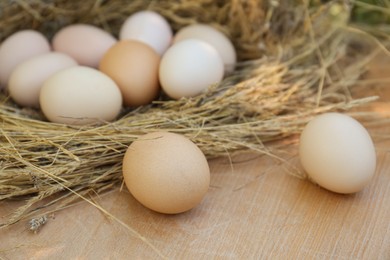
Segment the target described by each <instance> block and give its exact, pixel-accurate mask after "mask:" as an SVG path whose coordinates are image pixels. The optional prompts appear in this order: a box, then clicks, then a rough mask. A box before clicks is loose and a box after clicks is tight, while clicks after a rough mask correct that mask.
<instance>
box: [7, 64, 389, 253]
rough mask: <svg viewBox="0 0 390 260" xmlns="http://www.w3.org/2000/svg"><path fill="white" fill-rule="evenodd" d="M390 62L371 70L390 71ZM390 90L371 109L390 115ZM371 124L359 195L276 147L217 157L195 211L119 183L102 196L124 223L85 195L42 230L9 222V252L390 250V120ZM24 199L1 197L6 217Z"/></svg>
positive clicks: (290, 149)
mask: <svg viewBox="0 0 390 260" xmlns="http://www.w3.org/2000/svg"><path fill="white" fill-rule="evenodd" d="M389 59H390V58H389ZM388 62H389V60H387V61H385V62H383V61H382V62H377V63H375V66H374V69H373V71H372V72H371V75H372V76H374V77H378V76H382V77H383V76H386V74H387V72H388V71H390V69H389V68H386V67H385V66H384V65H385V64H388ZM389 89H390V84H382V85H381V86H376V87H373V88H370V89H369V90H367V93H369V94H372V93H377V94H380V95H381V99H380V100H379V101H378V102H375V103H373V104H371V105H370V106H369V107H370V109H373V110H378V111H381V112H382V113H385V114H386V113H387V115H389V114H390V113H389V112H390V106H389V103H390V102H388V101H389V99H390V90H389ZM367 93H364V94H367ZM369 131H370V133H371V134H372V135H373V136H374V139H375V145H376V149H377V154H378V160H377V171H376V174H375V177H374V178H373V180H372V182H371V183H370V184H369V185H368V186H367V187H366V188H365V189H364V190H363V191H361V192H359V193H357V194H353V195H339V194H335V193H332V192H329V191H326V190H324V189H322V188H319V187H318V186H315V185H313V184H312V183H310V182H308V181H306V180H301V179H298V178H296V177H293V176H291V175H290V174H288V171H287V169H286V167H285V165H283V164H280V163H279V162H277V161H276V160H274V159H272V158H270V157H267V156H258V155H253V154H250V155H245V156H240V157H236V158H234V164H233V165H230V163H229V161H228V159H226V158H221V159H216V160H212V161H210V167H211V187H210V190H209V192H208V194H207V196H206V197H205V199H204V201H203V202H202V203H201V205H199V206H198V207H197V208H195V209H193V210H191V211H189V212H187V213H184V214H179V215H172V216H170V215H162V214H158V213H154V212H152V211H150V210H147V209H145V208H144V207H143V206H141V205H140V204H139V203H138V202H136V201H135V199H133V198H132V197H131V195H130V194H129V193H128V191H127V190H126V189H124V190H122V191H120V190H119V187H118V188H117V189H115V190H113V191H112V192H110V193H109V194H106V195H103V196H101V197H100V198H98V199H97V202H98V203H99V205H101V206H102V207H103V208H104V209H106V210H107V211H109V212H110V213H112V214H113V215H114V216H115V217H116V218H117V219H119V220H120V221H121V222H120V223H119V222H118V221H116V220H114V219H112V218H109V217H107V216H105V215H104V214H103V213H101V212H100V211H99V210H98V209H97V208H95V207H93V206H92V205H90V204H88V203H86V202H81V203H79V204H78V205H76V206H74V207H72V208H68V209H66V210H63V211H60V212H57V213H55V215H54V216H53V217H50V218H49V221H48V223H47V224H46V225H45V226H44V227H43V228H42V230H41V231H40V232H39V233H37V234H34V233H32V232H30V231H29V230H28V229H27V225H26V223H19V224H16V225H15V226H13V227H11V228H8V229H3V230H0V232H1V235H0V256H1V258H0V259H12V260H14V259H57V260H58V259H94V260H95V259H160V258H161V257H162V256H164V257H166V258H169V259H261V258H269V259H390V141H389V139H390V138H387V137H390V126H387V127H384V128H383V127H382V128H378V127H375V128H373V127H371V128H369ZM289 141H291V144H289V145H288V146H287V148H286V150H285V151H284V152H283V156H284V158H286V159H288V160H289V162H290V163H291V164H292V165H296V166H298V165H299V160H298V157H297V147H298V145H297V141H298V139H297V138H292V139H290V140H289ZM17 204H18V203H17V202H11V201H6V202H1V203H0V217H1V216H3V215H4V214H5V213H7V212H10V210H12V209H15V207H16V206H17ZM124 225H127V226H128V227H130V228H131V229H129V228H126V227H125V226H124ZM134 232H136V233H137V234H136V233H134ZM140 236H142V237H140Z"/></svg>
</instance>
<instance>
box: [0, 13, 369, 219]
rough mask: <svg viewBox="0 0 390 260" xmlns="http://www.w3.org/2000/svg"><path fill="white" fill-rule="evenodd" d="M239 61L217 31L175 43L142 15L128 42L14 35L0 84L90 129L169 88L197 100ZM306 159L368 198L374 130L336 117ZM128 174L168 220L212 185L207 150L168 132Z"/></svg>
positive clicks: (193, 31)
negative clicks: (93, 125)
mask: <svg viewBox="0 0 390 260" xmlns="http://www.w3.org/2000/svg"><path fill="white" fill-rule="evenodd" d="M235 63H236V53H235V50H234V47H233V45H232V43H231V42H230V40H229V39H228V38H227V37H226V36H225V35H224V34H222V33H221V32H219V31H217V30H216V29H214V28H213V27H211V26H208V25H202V24H195V25H190V26H188V27H184V28H182V29H181V30H179V31H178V32H177V33H176V34H175V35H173V32H172V29H171V28H170V26H169V24H168V22H167V21H166V20H165V19H164V18H163V17H162V16H160V15H159V14H157V13H154V12H152V11H141V12H138V13H135V14H133V15H132V16H130V17H129V18H128V19H127V20H126V21H125V22H124V24H123V25H122V28H121V30H120V34H119V41H118V40H117V39H115V38H114V37H113V36H112V35H111V34H109V33H108V32H106V31H104V30H102V29H100V28H98V27H95V26H92V25H86V24H74V25H70V26H67V27H64V28H62V29H61V30H59V31H58V32H57V33H56V34H55V35H54V37H53V39H52V43H51V44H50V43H49V42H48V40H47V39H46V38H45V37H44V36H43V35H42V34H40V33H39V32H36V31H33V30H24V31H20V32H17V33H15V34H13V35H11V36H10V37H9V38H7V39H6V40H5V41H4V42H3V43H2V44H1V46H0V85H1V87H2V88H3V89H6V90H7V91H8V92H9V95H10V96H11V98H12V99H13V100H14V101H15V102H16V103H17V104H19V105H20V106H25V107H32V108H40V109H41V110H42V112H43V114H44V115H45V116H46V118H47V119H48V120H50V121H52V122H57V123H65V124H77V125H83V124H90V123H96V122H100V121H112V120H115V119H116V118H117V117H118V115H119V113H120V111H121V109H122V107H123V106H127V107H137V106H142V105H147V104H149V103H151V102H152V101H153V100H155V99H156V98H157V97H158V96H159V94H160V91H161V89H162V90H163V91H164V92H165V94H166V95H167V96H169V97H170V98H173V99H180V98H182V97H193V96H196V95H198V94H200V93H202V92H203V91H204V90H205V89H206V88H207V87H208V86H210V85H212V84H216V83H218V82H220V81H221V80H222V79H223V77H224V76H225V75H226V74H228V73H231V72H232V71H233V70H234V67H235ZM161 155H163V156H161ZM300 159H301V164H302V166H303V168H304V169H305V171H306V172H307V173H308V175H309V177H310V178H311V179H312V180H314V181H315V182H316V183H318V184H319V185H320V186H322V187H324V188H326V189H328V190H331V191H334V192H337V193H353V192H357V191H359V190H361V189H362V188H363V186H365V185H366V184H367V183H368V181H369V180H370V179H371V178H372V176H373V174H374V172H375V165H376V155H375V149H374V145H373V142H372V140H371V138H370V136H369V134H368V132H367V131H366V130H365V129H364V127H363V126H362V125H360V124H359V123H358V122H357V121H356V120H354V119H352V118H350V117H348V116H345V115H341V114H336V113H331V114H324V115H321V116H319V117H317V118H315V119H313V120H312V121H311V122H310V123H309V124H308V125H307V126H306V127H305V129H304V131H303V132H302V135H301V138H300ZM123 176H124V181H125V183H126V186H127V187H128V189H129V191H130V192H131V193H132V195H133V196H134V197H135V198H136V199H137V200H138V201H139V202H140V203H141V204H143V205H144V206H146V207H148V208H150V209H152V210H155V211H158V212H162V213H168V214H172V213H180V212H184V211H187V210H189V209H191V208H193V207H195V206H196V205H197V204H198V203H200V201H201V200H202V198H203V197H204V196H205V194H206V192H207V190H208V187H209V183H210V170H209V167H208V164H207V160H206V158H205V156H204V154H203V153H202V152H201V150H200V149H199V148H198V147H197V146H196V145H195V144H194V143H192V142H191V141H190V140H188V139H187V138H185V137H184V136H182V135H178V134H174V133H168V132H155V133H150V134H146V135H145V136H141V137H140V138H139V139H138V140H136V141H134V142H133V143H132V144H131V145H130V146H129V148H128V149H127V152H126V154H125V156H124V159H123Z"/></svg>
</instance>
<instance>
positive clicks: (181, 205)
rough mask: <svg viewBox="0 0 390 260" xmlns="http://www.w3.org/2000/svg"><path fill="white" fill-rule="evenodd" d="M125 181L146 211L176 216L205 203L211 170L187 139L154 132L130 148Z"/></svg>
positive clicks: (126, 162)
mask: <svg viewBox="0 0 390 260" xmlns="http://www.w3.org/2000/svg"><path fill="white" fill-rule="evenodd" d="M123 178H124V181H125V184H126V186H127V188H128V189H129V191H130V193H131V194H132V195H133V196H134V198H135V199H137V200H138V201H139V202H140V203H141V204H143V205H144V206H145V207H147V208H149V209H152V210H154V211H157V212H160V213H166V214H176V213H181V212H185V211H188V210H190V209H192V208H194V207H195V206H196V205H198V204H199V203H200V202H201V201H202V200H203V198H204V196H205V195H206V192H207V190H208V188H209V185H210V169H209V166H208V162H207V160H206V157H205V156H204V154H203V153H202V151H201V150H200V149H199V148H198V146H196V145H195V144H194V143H193V142H191V141H190V140H189V139H187V138H186V137H184V136H182V135H180V134H175V133H170V132H154V133H149V134H145V135H142V136H140V137H139V138H138V139H137V140H136V141H134V142H133V143H132V144H131V145H130V146H129V147H128V149H127V151H126V153H125V156H124V158H123Z"/></svg>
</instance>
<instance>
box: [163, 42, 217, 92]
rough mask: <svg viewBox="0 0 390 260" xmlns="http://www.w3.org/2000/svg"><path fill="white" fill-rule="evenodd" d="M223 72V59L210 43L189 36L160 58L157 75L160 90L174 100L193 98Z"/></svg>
mask: <svg viewBox="0 0 390 260" xmlns="http://www.w3.org/2000/svg"><path fill="white" fill-rule="evenodd" d="M223 75H224V68H223V61H222V59H221V57H220V56H219V54H218V52H217V51H216V50H215V48H214V47H212V46H211V45H210V44H208V43H206V42H203V41H200V40H196V39H188V40H185V41H181V42H178V43H176V44H174V45H173V46H171V47H170V48H169V49H168V50H167V52H166V53H165V54H164V56H163V57H162V59H161V63H160V68H159V78H160V84H161V87H162V89H163V90H164V91H165V93H166V94H167V95H168V96H170V97H171V98H174V99H179V98H181V97H193V96H196V95H198V94H200V93H202V92H203V91H204V90H205V89H207V88H208V87H209V86H210V85H212V84H216V83H219V82H220V81H221V80H222V78H223Z"/></svg>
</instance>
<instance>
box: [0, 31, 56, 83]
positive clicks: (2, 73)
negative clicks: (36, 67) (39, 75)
mask: <svg viewBox="0 0 390 260" xmlns="http://www.w3.org/2000/svg"><path fill="white" fill-rule="evenodd" d="M48 52H50V44H49V41H48V40H47V39H46V38H45V36H44V35H43V34H41V33H40V32H38V31H34V30H22V31H18V32H16V33H14V34H12V35H11V36H9V37H8V38H7V39H5V41H3V42H2V44H1V46H0V88H4V87H6V86H7V84H8V80H9V77H10V75H11V73H12V71H13V70H14V69H15V67H16V66H17V65H19V64H20V63H22V62H23V61H26V60H28V59H30V58H32V57H34V56H37V55H41V54H44V53H48Z"/></svg>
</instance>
